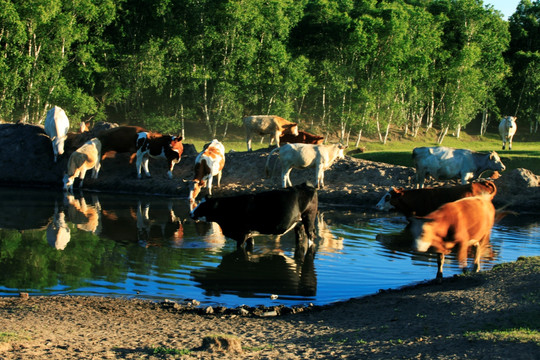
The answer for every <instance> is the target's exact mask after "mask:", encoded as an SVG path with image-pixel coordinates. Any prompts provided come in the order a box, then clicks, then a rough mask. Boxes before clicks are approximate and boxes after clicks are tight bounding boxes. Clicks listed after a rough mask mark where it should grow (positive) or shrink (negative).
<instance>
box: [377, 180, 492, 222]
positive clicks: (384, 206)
mask: <svg viewBox="0 0 540 360" xmlns="http://www.w3.org/2000/svg"><path fill="white" fill-rule="evenodd" d="M484 193H485V194H490V195H491V198H492V199H493V197H494V196H495V194H496V193H497V187H496V186H495V184H494V183H493V182H492V181H488V180H485V181H479V182H474V183H471V184H465V185H457V186H452V187H438V188H425V189H411V190H403V189H402V188H399V189H396V188H391V189H390V190H389V191H388V192H387V193H386V194H384V195H383V197H382V198H381V200H379V202H378V203H377V205H375V208H376V209H377V210H381V211H388V210H396V211H399V212H400V213H402V214H404V215H405V216H412V215H417V216H425V215H427V214H429V213H430V212H432V211H435V210H437V209H438V208H439V207H440V206H441V205H443V204H446V203H449V202H452V201H456V200H459V199H462V198H465V197H470V196H477V195H481V194H484Z"/></svg>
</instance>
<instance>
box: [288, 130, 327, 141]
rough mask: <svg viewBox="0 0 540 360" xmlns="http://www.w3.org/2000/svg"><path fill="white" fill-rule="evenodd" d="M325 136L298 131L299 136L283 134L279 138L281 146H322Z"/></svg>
mask: <svg viewBox="0 0 540 360" xmlns="http://www.w3.org/2000/svg"><path fill="white" fill-rule="evenodd" d="M323 142H324V136H318V135H313V134H310V133H308V132H305V131H302V130H300V131H298V135H293V134H282V135H281V136H280V137H279V143H280V144H289V143H292V144H314V145H322V143H323Z"/></svg>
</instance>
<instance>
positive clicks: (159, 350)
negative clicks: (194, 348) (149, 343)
mask: <svg viewBox="0 0 540 360" xmlns="http://www.w3.org/2000/svg"><path fill="white" fill-rule="evenodd" d="M150 350H151V352H152V354H154V355H189V354H190V353H191V351H190V350H189V349H175V348H168V347H165V346H156V347H152V348H150Z"/></svg>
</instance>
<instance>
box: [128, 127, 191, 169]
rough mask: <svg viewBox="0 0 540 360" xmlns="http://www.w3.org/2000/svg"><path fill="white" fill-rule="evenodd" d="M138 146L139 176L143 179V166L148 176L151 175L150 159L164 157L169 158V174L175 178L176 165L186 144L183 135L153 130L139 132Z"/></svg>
mask: <svg viewBox="0 0 540 360" xmlns="http://www.w3.org/2000/svg"><path fill="white" fill-rule="evenodd" d="M136 148H137V178H138V179H141V178H142V176H141V168H144V173H145V174H146V176H147V177H151V176H150V171H149V170H148V159H149V158H150V157H152V158H163V159H165V160H167V164H168V167H169V171H167V176H168V177H169V179H172V178H173V174H172V171H173V168H174V165H175V164H177V163H178V162H180V157H181V156H182V151H183V150H184V146H183V145H182V136H172V135H162V134H158V133H151V132H146V131H145V132H139V133H138V137H137V142H136Z"/></svg>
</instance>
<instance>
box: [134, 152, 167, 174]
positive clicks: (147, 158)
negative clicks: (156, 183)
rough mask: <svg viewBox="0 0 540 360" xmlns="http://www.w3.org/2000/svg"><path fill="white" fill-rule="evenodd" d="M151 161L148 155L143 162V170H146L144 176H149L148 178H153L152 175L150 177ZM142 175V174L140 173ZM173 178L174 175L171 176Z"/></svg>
mask: <svg viewBox="0 0 540 360" xmlns="http://www.w3.org/2000/svg"><path fill="white" fill-rule="evenodd" d="M149 160H150V157H149V156H148V155H146V156H144V157H143V160H142V168H143V170H144V174H145V175H146V176H147V177H152V175H150V170H148V162H149ZM139 174H140V173H139ZM171 176H172V174H171ZM139 179H140V178H139Z"/></svg>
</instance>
